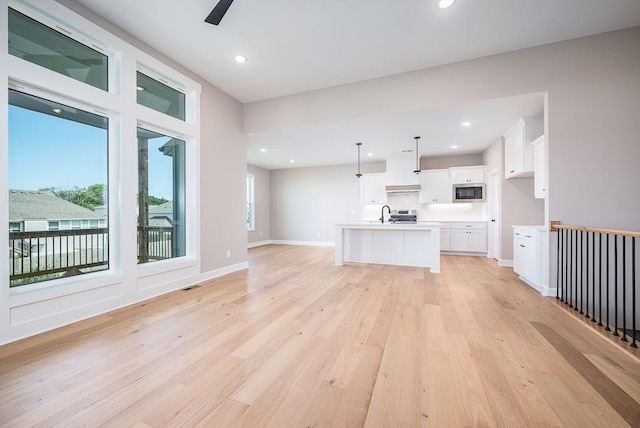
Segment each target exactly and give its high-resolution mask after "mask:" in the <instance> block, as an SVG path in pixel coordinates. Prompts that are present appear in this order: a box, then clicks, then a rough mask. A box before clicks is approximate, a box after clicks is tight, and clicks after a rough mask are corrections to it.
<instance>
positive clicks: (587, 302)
mask: <svg viewBox="0 0 640 428" xmlns="http://www.w3.org/2000/svg"><path fill="white" fill-rule="evenodd" d="M585 237H586V238H587V245H586V249H587V251H586V253H585V255H584V256H585V262H586V263H585V266H586V267H585V276H586V277H587V280H586V281H585V291H586V293H585V294H586V298H585V304H584V316H585V318H589V233H588V232H587V233H586V235H585Z"/></svg>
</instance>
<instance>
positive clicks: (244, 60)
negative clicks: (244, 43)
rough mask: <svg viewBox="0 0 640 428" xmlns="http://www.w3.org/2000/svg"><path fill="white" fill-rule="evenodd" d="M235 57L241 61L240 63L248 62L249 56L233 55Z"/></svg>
mask: <svg viewBox="0 0 640 428" xmlns="http://www.w3.org/2000/svg"><path fill="white" fill-rule="evenodd" d="M233 59H235V60H236V62H239V63H240V64H242V63H245V62H247V57H246V56H244V55H236V56H235V57H233Z"/></svg>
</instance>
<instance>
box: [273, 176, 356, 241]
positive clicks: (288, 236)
mask: <svg viewBox="0 0 640 428" xmlns="http://www.w3.org/2000/svg"><path fill="white" fill-rule="evenodd" d="M355 172H356V165H333V166H321V167H312V168H291V169H279V170H271V180H270V183H271V240H275V241H294V242H304V243H309V244H314V243H317V244H328V243H333V242H334V229H335V227H334V225H335V223H353V222H358V221H360V218H361V206H360V190H359V187H358V185H357V181H356V177H355Z"/></svg>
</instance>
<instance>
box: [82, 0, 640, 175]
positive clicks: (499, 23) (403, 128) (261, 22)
mask: <svg viewBox="0 0 640 428" xmlns="http://www.w3.org/2000/svg"><path fill="white" fill-rule="evenodd" d="M76 1H77V2H78V3H80V4H82V5H83V6H85V7H87V8H89V9H91V10H92V11H94V12H96V13H97V14H99V15H101V16H102V17H104V18H106V19H107V20H109V21H111V22H113V23H114V24H116V25H118V26H119V27H121V28H122V29H124V30H125V31H127V32H129V33H130V34H132V35H134V36H135V37H137V38H139V39H140V40H142V41H144V42H145V43H147V44H148V45H150V46H152V47H153V48H155V49H157V50H158V51H160V52H162V53H164V54H166V55H167V56H169V57H171V58H173V59H174V60H176V61H177V62H179V63H181V64H183V65H184V66H185V67H187V68H188V69H190V70H192V71H194V72H195V73H197V74H198V75H200V76H201V77H203V78H204V79H206V80H207V81H209V82H211V83H212V84H214V85H215V86H217V87H218V88H220V89H222V90H223V91H225V92H227V93H228V94H230V95H231V96H233V97H235V98H236V99H238V100H240V101H241V102H245V103H246V102H251V101H256V100H262V99H268V98H273V97H279V96H283V95H289V94H295V93H299V92H305V91H310V90H314V89H320V88H326V87H331V86H336V85H341V84H346V83H351V82H356V81H361V80H367V79H372V78H376V77H381V76H387V75H392V74H397V73H402V72H406V71H411V70H417V69H421V68H427V67H432V66H435V65H442V64H447V63H452V62H456V61H461V60H466V59H472V58H478V57H482V56H487V55H491V54H497V53H502V52H508V51H512V50H517V49H522V48H526V47H531V46H537V45H542V44H546V43H551V42H555V41H561V40H568V39H572V38H576V37H581V36H586V35H591V34H597V33H602V32H606V31H612V30H617V29H622V28H627V27H632V26H636V25H640V0H481V1H479V0H457V2H456V3H455V4H454V5H453V7H451V8H450V9H446V10H441V9H439V8H438V7H437V0H235V1H234V3H233V4H232V5H231V7H230V9H229V11H228V12H227V14H226V16H225V17H224V18H223V20H222V22H221V24H220V25H219V26H213V25H210V24H207V23H205V22H204V18H205V17H206V16H207V15H208V13H209V12H210V11H211V9H212V8H213V7H214V6H215V5H216V4H217V0H197V1H195V0H191V1H186V0H184V1H175V0H136V1H131V0H110V1H103V0H76ZM238 54H241V55H245V56H247V57H248V59H249V60H248V62H246V63H245V64H238V63H236V62H235V61H234V60H233V57H234V56H235V55H238ZM535 98H536V97H524V98H523V99H519V98H514V99H510V100H495V101H488V102H487V103H485V104H486V105H484V106H482V105H475V106H460V111H454V110H455V109H452V110H450V111H448V112H416V114H414V115H412V116H411V117H403V118H395V119H392V120H389V119H381V118H370V119H366V120H365V119H363V120H361V121H353V122H349V123H334V124H328V125H326V126H323V127H319V128H315V129H304V130H301V129H297V130H294V129H292V130H288V131H283V132H278V133H270V134H260V135H250V136H249V146H248V152H247V156H248V162H250V163H252V164H255V165H258V166H263V167H267V168H282V167H291V166H309V165H312V164H316V165H319V164H329V163H346V162H353V161H354V159H353V158H352V159H349V160H347V159H346V158H345V149H344V146H345V145H354V146H353V147H354V149H353V150H354V153H355V143H356V142H357V141H363V142H365V143H367V144H368V146H369V147H368V148H367V149H364V146H363V151H364V150H372V151H373V152H374V153H375V154H376V156H386V155H388V154H390V153H393V152H394V151H395V149H396V146H397V145H398V144H400V143H399V142H404V141H408V143H409V145H413V136H414V134H415V133H416V132H420V133H423V135H422V137H423V139H422V140H421V143H424V144H422V145H424V146H425V149H424V150H423V149H422V148H421V150H420V152H421V154H423V155H424V154H445V150H448V151H450V149H449V148H448V147H449V146H450V145H451V144H452V143H454V142H459V145H460V151H465V152H471V151H476V152H477V151H481V150H482V149H483V148H486V146H487V145H488V144H490V142H492V141H495V138H497V137H498V136H499V135H500V133H501V132H502V131H504V126H503V125H504V124H505V123H510V122H512V119H513V117H514V115H515V116H516V117H519V116H521V115H524V114H525V113H531V111H532V109H533V108H532V103H533V102H534V101H533V100H534V99H535ZM537 102H538V103H539V104H538V110H539V111H540V109H541V102H540V98H539V97H538V99H537ZM485 107H486V110H485V109H484V108H485ZM463 116H466V117H469V120H473V121H474V122H476V125H477V126H472V127H470V128H466V129H464V130H463V131H462V130H460V129H459V128H455V127H454V126H455V124H456V123H457V122H459V121H460V120H463ZM472 116H475V117H477V118H478V119H475V120H474V118H473V117H472ZM416 124H420V125H421V126H419V127H416V126H413V127H412V125H416ZM498 129H500V131H498ZM262 146H265V147H266V146H268V149H269V151H268V152H266V153H259V152H257V149H258V148H260V147H262ZM427 147H429V148H427ZM338 148H339V149H340V150H339V151H336V152H334V150H337V149H338ZM438 148H440V149H438ZM258 153H259V154H261V155H263V156H261V157H258V156H256V154H258ZM304 153H307V154H310V153H311V154H313V156H312V157H309V158H308V160H306V161H305V160H303V159H302V157H301V156H302V154H304ZM267 154H268V155H267ZM264 155H266V156H264ZM353 156H354V155H352V157H353ZM289 158H294V159H296V158H298V159H300V161H299V162H296V164H293V165H291V164H289Z"/></svg>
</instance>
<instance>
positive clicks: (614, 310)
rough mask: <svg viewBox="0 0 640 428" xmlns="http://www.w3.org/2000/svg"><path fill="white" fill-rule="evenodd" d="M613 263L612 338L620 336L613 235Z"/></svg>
mask: <svg viewBox="0 0 640 428" xmlns="http://www.w3.org/2000/svg"><path fill="white" fill-rule="evenodd" d="M613 243H614V246H613V261H614V263H615V264H614V265H613V272H614V276H613V295H614V297H615V302H614V304H613V312H614V319H613V324H614V329H613V335H614V336H616V337H617V336H620V334H619V333H618V235H613Z"/></svg>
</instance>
